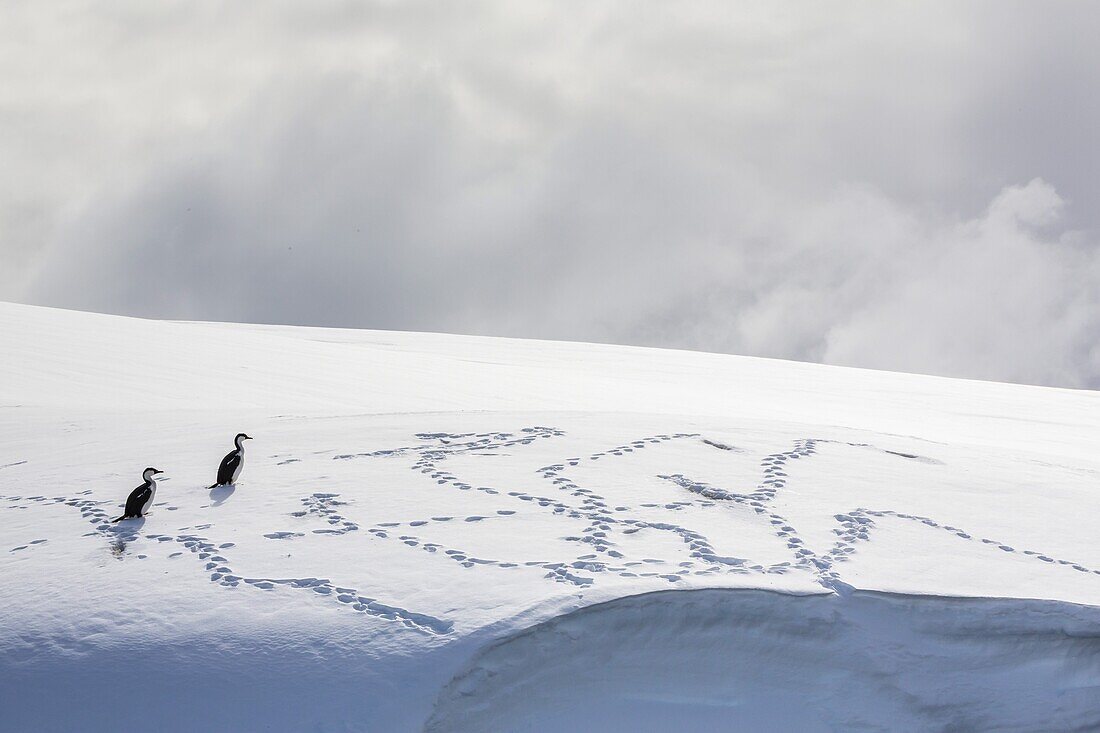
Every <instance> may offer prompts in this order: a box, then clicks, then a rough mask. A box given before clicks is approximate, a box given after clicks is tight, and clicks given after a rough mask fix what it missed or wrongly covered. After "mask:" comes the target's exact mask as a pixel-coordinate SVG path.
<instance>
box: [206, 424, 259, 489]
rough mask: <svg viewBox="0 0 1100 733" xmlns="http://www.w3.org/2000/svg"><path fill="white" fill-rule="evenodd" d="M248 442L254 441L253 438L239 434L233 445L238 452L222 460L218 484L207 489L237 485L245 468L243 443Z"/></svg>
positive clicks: (234, 451)
mask: <svg viewBox="0 0 1100 733" xmlns="http://www.w3.org/2000/svg"><path fill="white" fill-rule="evenodd" d="M246 440H252V438H250V437H248V436H247V435H245V434H244V433H237V437H236V438H234V439H233V445H235V446H237V448H236V450H232V451H230V452H229V453H227V454H226V456H225V458H223V459H222V462H221V465H220V466H218V481H217V483H215V484H211V485H210V486H207V487H206V488H208V489H214V488H217V487H218V486H225V485H226V484H235V483H237V477H238V476H240V475H241V469H242V468H244V446H243V445H242V443H243V442H244V441H246Z"/></svg>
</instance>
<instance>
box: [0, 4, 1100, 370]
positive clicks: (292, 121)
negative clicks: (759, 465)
mask: <svg viewBox="0 0 1100 733" xmlns="http://www.w3.org/2000/svg"><path fill="white" fill-rule="evenodd" d="M1097 38H1100V5H1097V4H1092V3H1084V2H1079V3H1060V2H1042V3H1039V2H1028V3H1014V2H989V3H971V2H967V3H959V2H946V3H942V4H935V3H905V4H902V3H879V2H866V3H816V2H815V3H811V2H807V3H784V2H773V1H771V0H769V1H767V2H760V3H750V2H737V3H693V4H669V3H598V2H589V1H585V2H561V1H557V0H556V1H555V2H532V1H529V0H524V1H523V2H505V1H504V0H501V1H500V2H489V3H476V2H470V3H454V2H443V1H440V2H433V3H419V2H392V3H391V2H381V3H367V2H331V1H327V0H310V1H309V2H296V3H287V2H263V3H239V2H225V3H219V2H201V1H200V2H165V1H160V2H154V3H150V2H147V0H140V1H136V2H129V3H128V2H114V3H86V2H72V3H67V2H49V3H19V2H0V165H2V170H3V175H0V257H2V267H0V299H3V300H13V301H20V302H27V303H35V304H42V305H53V306H61V307H70V308H79V309H85V310H97V311H106V312H113V313H123V314H130V315H139V316H149V317H158V318H160V317H163V318H182V319H210V320H233V321H258V322H268V323H291V324H312V325H332V326H352V327H364V328H384V329H411V330H432V331H449V332H457V333H476V334H494V335H505V336H526V337H537V338H556V339H570V340H591V341H608V342H618V343H630V344H644V345H658V346H669V347H683V348H692V349H703V350H710V351H723V352H730V353H740V354H753V355H763V356H775V357H782V358H792V359H801V360H809V361H820V362H826V363H832V364H845V365H857V366H868V367H875V368H885V369H896V370H904V371H920V372H928V373H934V374H944V375H951V376H964V377H976V378H982V379H999V380H1010V381H1020V382H1030V383H1040V384H1051V385H1060V386H1069V387H1094V388H1097V387H1100V345H1098V344H1100V234H1098V232H1100V134H1098V132H1097V131H1098V130H1100V91H1098V90H1100V43H1098V42H1097Z"/></svg>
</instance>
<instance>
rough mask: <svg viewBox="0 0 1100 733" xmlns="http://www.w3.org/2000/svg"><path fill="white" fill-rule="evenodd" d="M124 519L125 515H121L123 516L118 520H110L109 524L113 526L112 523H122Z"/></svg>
mask: <svg viewBox="0 0 1100 733" xmlns="http://www.w3.org/2000/svg"><path fill="white" fill-rule="evenodd" d="M125 518H126V515H125V514H123V515H122V516H121V517H119V518H118V519H112V520H111V524H114V523H116V522H121V521H122V520H123V519H125Z"/></svg>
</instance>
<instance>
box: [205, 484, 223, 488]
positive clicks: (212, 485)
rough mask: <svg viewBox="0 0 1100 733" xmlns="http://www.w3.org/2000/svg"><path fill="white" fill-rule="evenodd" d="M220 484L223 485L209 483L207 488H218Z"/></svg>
mask: <svg viewBox="0 0 1100 733" xmlns="http://www.w3.org/2000/svg"><path fill="white" fill-rule="evenodd" d="M219 486H221V484H210V485H209V486H207V487H206V488H208V489H216V488H218V487H219Z"/></svg>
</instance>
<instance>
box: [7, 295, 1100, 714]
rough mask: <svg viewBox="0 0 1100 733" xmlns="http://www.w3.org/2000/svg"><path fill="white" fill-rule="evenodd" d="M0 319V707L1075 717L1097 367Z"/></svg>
mask: <svg viewBox="0 0 1100 733" xmlns="http://www.w3.org/2000/svg"><path fill="white" fill-rule="evenodd" d="M0 343H2V345H3V347H2V349H0V446H2V448H0V618H2V619H3V622H2V623H0V710H2V711H3V712H2V713H0V729H2V730H5V731H8V730H10V731H35V730H50V731H54V730H56V731H67V730H82V731H100V730H101V731H117V730H126V729H150V730H162V731H193V730H208V731H220V730H225V731H252V730H256V731H260V730H287V731H298V730H318V731H414V730H430V731H513V730H537V731H549V730H630V731H637V730H669V729H682V730H1036V731H1038V730H1095V729H1100V541H1098V539H1097V538H1098V537H1100V394H1097V393H1094V392H1081V391H1071V390H1056V389H1047V388H1037V387H1026V386H1019V385H1005V384H992V383H983V382H974V381H964V380H951V379H941V378H934V377H926V376H914V375H906V374H892V373H883V372H873V371H866V370H856V369H844V368H835V367H825V366H819V365H811V364H801V363H790V362H782V361H775V360H766V359H753V358H743V357H734V356H723V355H714V354H701V353H690V352H677V351H663V350H656V349H641V348H628V347H619V346H602V345H593V344H572V343H552V342H538V341H520V340H509V339H493V338H475V337H462V336H445V335H436V334H415V333H390V332H376V331H349V330H334V329H317V328H291V327H268V326H248V325H231V324H211V323H178V322H156V321H145V320H138V319H129V318H121V317H113V316H103V315H96V314H88V313H77V312H68V311H60V310H52V309H46V308H36V307H29V306H21V305H12V304H0ZM239 431H245V432H247V433H249V434H250V435H252V436H253V437H254V438H255V440H253V441H252V442H251V443H249V444H248V445H247V448H246V450H247V458H246V463H245V468H244V472H243V474H242V477H241V479H240V481H239V482H238V485H237V486H236V487H223V488H216V489H208V488H206V487H207V486H209V485H210V484H211V483H213V480H214V474H215V471H216V468H217V464H218V461H219V460H220V458H221V457H222V455H224V454H225V453H226V452H227V451H228V450H229V449H230V448H231V447H232V444H231V441H232V437H233V436H234V435H235V434H236V433H237V432H239ZM146 466H155V467H157V468H160V469H163V470H164V471H165V472H166V476H167V477H168V478H167V479H166V480H164V481H162V482H161V484H160V488H159V492H158V494H157V499H156V503H155V505H154V507H153V510H152V512H151V513H150V514H149V515H148V516H147V517H145V518H143V519H139V520H129V521H125V522H120V523H118V524H111V523H109V522H108V521H107V520H109V519H111V518H114V517H116V516H118V515H119V513H120V510H121V506H122V503H123V502H124V500H125V498H126V495H127V494H128V493H129V491H130V490H131V489H132V488H133V487H134V486H136V485H137V484H139V483H140V474H141V470H142V469H143V468H145V467H146Z"/></svg>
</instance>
